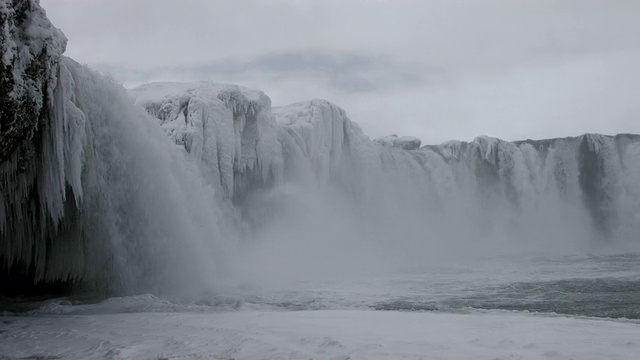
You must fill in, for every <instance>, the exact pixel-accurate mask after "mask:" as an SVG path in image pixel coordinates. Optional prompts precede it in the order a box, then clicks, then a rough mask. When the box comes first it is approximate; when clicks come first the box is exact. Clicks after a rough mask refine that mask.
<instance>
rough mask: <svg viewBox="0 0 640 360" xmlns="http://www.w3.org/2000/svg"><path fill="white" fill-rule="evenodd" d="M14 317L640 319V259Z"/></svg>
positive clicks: (501, 266)
mask: <svg viewBox="0 0 640 360" xmlns="http://www.w3.org/2000/svg"><path fill="white" fill-rule="evenodd" d="M4 305H5V308H4V310H5V311H6V310H9V311H11V312H13V313H36V314H41V313H55V314H86V313H117V312H148V311H153V312H156V311H170V312H190V311H239V310H244V309H276V310H277V309H280V310H290V311H299V310H320V309H354V308H357V309H374V310H380V311H439V312H473V311H477V310H479V309H481V310H512V311H528V312H535V313H543V314H560V315H568V316H589V317H603V318H626V319H640V254H638V253H632V254H618V255H597V256H595V255H589V256H557V257H538V258H532V257H504V258H498V259H486V260H483V261H475V262H472V263H470V262H462V263H447V264H444V265H443V264H440V265H437V266H436V265H432V266H428V267H422V266H421V267H417V268H412V269H405V271H402V272H400V273H396V274H394V275H393V276H388V275H387V276H380V275H376V276H374V275H370V276H361V277H351V278H346V277H345V278H340V279H330V280H324V281H320V280H317V279H315V280H313V281H311V280H308V281H298V282H286V283H282V284H280V285H279V286H274V285H273V284H269V285H266V286H260V285H255V284H253V285H251V284H242V285H241V286H239V287H236V288H229V289H226V290H225V291H222V292H216V293H213V292H208V293H205V294H202V295H201V296H199V297H198V298H197V299H186V300H185V299H182V300H176V299H162V298H158V297H156V296H153V295H149V294H146V295H139V296H130V297H124V298H110V299H106V300H104V301H84V300H82V299H80V300H79V299H72V298H58V299H49V300H47V301H37V302H28V303H22V304H15V303H14V304H12V306H11V307H12V308H11V309H7V308H6V305H7V304H6V303H5V304H4Z"/></svg>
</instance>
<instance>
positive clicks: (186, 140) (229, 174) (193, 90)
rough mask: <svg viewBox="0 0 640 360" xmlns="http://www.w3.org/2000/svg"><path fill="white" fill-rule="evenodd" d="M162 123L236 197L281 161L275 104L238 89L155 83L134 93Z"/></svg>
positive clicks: (259, 94)
mask: <svg viewBox="0 0 640 360" xmlns="http://www.w3.org/2000/svg"><path fill="white" fill-rule="evenodd" d="M130 94H131V95H132V96H133V97H134V98H135V99H136V103H138V104H139V105H142V106H143V107H144V108H145V109H146V110H147V112H149V113H150V114H151V115H153V116H154V117H156V118H157V119H159V120H160V123H161V126H162V128H163V130H164V131H165V132H166V133H167V134H168V135H169V136H170V137H171V138H172V139H173V140H174V142H176V144H179V145H181V146H183V147H184V149H185V150H186V151H187V152H188V153H189V154H190V155H191V156H192V157H194V158H195V159H197V160H199V161H202V162H203V163H204V165H205V167H206V169H208V170H209V171H210V172H211V181H212V183H214V184H215V185H219V186H221V187H222V189H223V190H224V192H225V193H226V194H227V195H228V196H233V192H234V189H235V187H236V186H238V184H239V183H241V182H242V179H243V177H246V176H248V177H252V176H255V177H257V178H259V179H260V180H262V181H266V180H267V179H268V178H269V177H271V176H273V175H274V174H275V173H277V172H278V170H277V169H278V168H279V167H281V165H282V164H281V163H279V162H278V160H279V157H278V154H279V153H280V149H279V144H278V142H277V141H276V136H277V135H276V129H275V123H274V121H273V117H272V116H271V113H270V107H271V100H270V99H269V98H268V97H267V96H266V95H265V94H264V93H263V92H261V91H257V90H251V89H247V88H243V87H239V86H236V85H219V84H214V83H211V82H202V83H194V84H188V83H153V84H147V85H142V86H140V87H138V88H136V89H133V90H131V91H130Z"/></svg>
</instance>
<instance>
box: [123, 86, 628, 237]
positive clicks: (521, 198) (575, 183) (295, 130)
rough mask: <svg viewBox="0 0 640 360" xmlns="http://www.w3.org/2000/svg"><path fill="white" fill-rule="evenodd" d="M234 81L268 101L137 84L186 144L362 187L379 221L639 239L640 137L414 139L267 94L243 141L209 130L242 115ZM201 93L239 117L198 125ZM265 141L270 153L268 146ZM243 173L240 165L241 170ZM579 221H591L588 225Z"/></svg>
mask: <svg viewBox="0 0 640 360" xmlns="http://www.w3.org/2000/svg"><path fill="white" fill-rule="evenodd" d="M154 87H164V89H165V92H163V93H158V94H157V95H156V96H155V97H152V96H148V94H149V93H150V91H149V89H152V88H154ZM169 88H170V89H172V90H171V91H169V90H168V89H169ZM205 88H206V89H207V90H206V91H205V90H204V89H205ZM228 89H233V90H234V91H240V92H241V93H242V94H245V95H244V96H241V95H238V96H237V97H238V98H246V99H251V98H256V97H258V96H257V95H254V94H259V98H260V99H264V95H263V94H262V93H260V92H256V91H253V90H248V89H241V88H238V87H233V86H223V85H215V84H212V83H197V84H180V83H177V84H149V85H144V86H143V87H142V88H139V89H135V90H133V91H132V94H133V96H134V97H137V98H138V102H139V103H142V104H144V106H145V108H146V109H147V111H149V112H150V113H151V114H153V115H155V116H156V117H158V118H159V119H160V120H161V121H162V122H163V124H164V125H163V127H165V131H166V132H167V133H169V134H171V136H172V137H173V139H174V140H175V141H176V142H177V143H178V144H183V143H192V142H196V141H197V142H204V143H207V142H208V141H213V142H214V143H216V144H219V143H220V142H221V141H226V142H228V143H229V145H227V146H226V147H227V148H229V149H235V150H234V151H233V153H234V154H236V155H235V157H233V159H235V161H236V163H239V164H244V165H243V166H245V167H248V168H254V167H258V168H259V167H262V168H265V164H266V165H267V167H268V168H269V169H270V170H269V172H268V173H269V174H270V177H269V179H275V181H276V183H277V182H297V183H302V184H305V185H307V186H308V185H309V184H314V185H313V186H317V185H320V186H329V185H331V186H334V187H338V188H340V191H343V192H344V193H345V196H347V197H352V200H353V202H354V204H360V205H361V206H364V207H365V208H369V209H370V208H374V209H380V213H379V214H378V215H377V216H378V217H379V219H378V220H375V221H374V220H373V219H369V220H371V221H372V222H374V223H380V222H382V223H384V222H389V221H390V220H389V219H392V220H391V221H396V220H397V216H393V215H392V214H398V212H400V213H401V214H403V216H402V218H403V219H405V221H406V219H409V218H413V219H414V220H415V221H416V222H421V223H427V224H430V226H429V227H425V228H422V227H420V231H431V232H433V233H438V234H441V235H448V236H451V237H467V236H472V235H474V234H476V235H477V234H478V233H481V234H483V235H485V236H487V237H492V236H493V237H496V236H502V237H512V238H522V237H523V236H524V237H532V238H544V237H546V238H557V237H560V236H561V235H560V234H562V233H563V232H566V234H565V235H569V234H571V236H572V237H576V236H577V235H579V237H582V238H584V239H585V241H588V240H593V241H597V240H598V239H602V238H605V239H607V240H609V241H613V240H614V239H619V240H620V241H624V240H629V239H632V238H633V234H634V232H635V231H638V230H639V229H638V218H639V217H640V197H639V194H640V174H639V171H638V165H637V164H638V163H639V161H640V157H639V154H640V136H637V135H628V134H621V135H617V136H605V135H595V134H587V135H583V136H579V137H574V138H563V139H550V140H540V141H533V140H527V141H517V142H506V141H502V140H499V139H495V138H490V137H478V138H476V139H475V140H473V141H472V142H469V143H467V142H457V141H451V142H448V143H444V144H441V145H437V146H431V145H427V146H423V147H421V148H420V140H419V139H416V138H412V137H397V136H395V135H392V136H388V137H384V138H380V139H376V140H374V141H370V140H369V138H368V137H366V136H365V135H364V134H363V133H362V131H361V130H360V128H359V127H358V126H357V124H355V123H353V122H352V121H350V120H349V118H348V117H347V116H346V114H345V112H344V110H342V109H340V108H339V107H338V106H336V105H334V104H331V103H329V102H327V101H324V100H312V101H308V102H302V103H297V104H292V105H289V106H285V107H276V108H273V109H270V108H269V103H270V102H269V101H268V100H261V101H260V103H259V104H260V105H261V106H260V107H258V109H259V114H260V117H258V118H257V119H258V121H257V123H258V125H257V126H256V128H257V129H258V131H256V132H255V133H252V134H251V136H252V137H253V138H254V139H260V140H259V142H258V141H257V140H251V141H244V142H242V140H244V139H245V138H246V134H240V133H239V132H237V131H236V132H235V135H234V136H227V137H226V138H221V137H219V136H217V135H215V134H213V133H205V132H204V130H203V129H207V128H209V127H216V126H219V125H218V124H221V123H225V122H230V121H231V116H230V115H229V114H230V113H231V111H232V110H233V109H234V107H233V105H224V103H223V102H221V101H219V100H218V98H221V97H224V96H225V95H224V94H225V93H226V92H228V91H229V90H228ZM141 93H142V94H145V95H144V96H142V95H140V94H141ZM167 93H169V95H167ZM194 93H197V94H198V95H199V96H202V94H208V95H209V100H203V99H198V102H200V103H204V102H207V101H209V102H210V103H212V104H219V105H215V106H220V107H223V108H225V109H226V110H220V111H218V112H217V113H218V114H222V113H224V112H225V111H226V112H227V115H225V116H222V115H219V117H218V118H215V117H209V118H207V119H206V120H204V121H203V124H200V123H198V125H197V126H195V127H194V126H193V125H192V124H193V121H192V120H188V121H185V119H201V118H202V116H201V112H202V111H201V110H200V109H199V108H195V109H193V110H192V108H191V107H187V106H183V105H180V104H183V103H184V102H183V101H182V100H180V99H184V98H189V97H191V98H192V99H193V96H194V95H193V94H194ZM245 101H246V102H247V103H250V102H249V100H245ZM211 107H212V108H214V106H211ZM246 107H247V105H243V106H242V107H241V108H246ZM156 109H163V110H162V111H158V110H156ZM209 113H210V114H214V113H216V112H214V111H209ZM166 114H170V115H166ZM272 114H273V115H272ZM245 116H246V115H245ZM234 121H236V122H238V124H237V125H236V127H242V126H244V122H243V121H244V120H234ZM261 122H262V124H261ZM227 126H229V129H230V128H231V125H230V124H229V125H227ZM178 128H179V129H180V130H179V132H177V131H176V130H175V129H178ZM176 133H178V134H179V135H177V136H176V135H175V134H176ZM225 134H232V132H231V131H227V132H225ZM274 134H277V135H274ZM209 138H213V140H209ZM196 139H197V140H196ZM225 139H226V140H225ZM238 143H241V145H240V147H239V149H238V147H237V144H238ZM258 143H259V144H260V148H259V147H258V146H257V145H256V144H258ZM234 144H236V147H235V148H234ZM245 144H248V145H249V147H248V149H247V148H245V147H244V145H245ZM218 146H220V145H218ZM224 147H225V146H223V148H224ZM261 149H267V151H268V153H267V154H264V153H262V154H261V151H262V150H261ZM191 152H192V153H194V152H195V156H196V157H198V158H199V159H202V160H203V161H204V163H205V164H206V165H208V166H212V167H213V168H214V169H212V171H213V172H214V173H215V172H217V171H220V172H222V168H225V167H226V168H229V167H230V165H229V164H222V165H220V162H219V157H216V155H215V154H216V152H209V153H203V152H201V151H199V150H197V151H193V150H192V151H191ZM237 154H241V156H239V158H240V160H238V155H237ZM255 154H257V155H255ZM207 157H212V158H210V159H207ZM258 159H259V161H258ZM216 163H217V164H218V165H216ZM247 164H249V165H247ZM216 166H218V169H216ZM242 171H243V170H242V167H237V166H236V167H235V171H234V173H235V176H238V175H239V174H241V173H242ZM228 176H230V177H231V176H234V175H228ZM262 179H263V180H264V179H266V177H264V176H263V177H262ZM230 182H231V181H230V180H229V181H226V183H230ZM272 185H273V184H272ZM384 208H386V209H387V210H383V209H384ZM390 209H394V210H390ZM374 213H375V211H374ZM367 215H373V214H372V213H371V212H370V213H369V214H367ZM451 219H455V221H461V222H464V223H465V224H469V223H471V224H473V226H470V227H467V226H465V227H463V228H471V229H473V230H472V231H470V232H469V233H465V234H462V233H458V232H457V231H454V230H452V229H451V228H453V227H455V224H454V223H452V220H451ZM388 225H389V228H390V229H394V228H396V227H397V226H395V225H394V224H388ZM576 226H578V227H580V228H582V229H583V231H582V232H580V233H579V234H577V232H576V230H575V228H576ZM447 228H448V229H447ZM420 231H418V233H419V232H420ZM418 233H416V234H414V235H415V236H419V235H418ZM453 234H455V235H453ZM531 241H533V240H531Z"/></svg>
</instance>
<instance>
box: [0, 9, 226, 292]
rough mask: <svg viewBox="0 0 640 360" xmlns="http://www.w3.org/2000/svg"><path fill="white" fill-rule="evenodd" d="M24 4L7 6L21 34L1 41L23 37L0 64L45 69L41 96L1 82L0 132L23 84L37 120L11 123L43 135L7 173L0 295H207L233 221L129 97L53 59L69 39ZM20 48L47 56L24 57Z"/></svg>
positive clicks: (1, 203) (12, 160) (22, 116)
mask: <svg viewBox="0 0 640 360" xmlns="http://www.w3.org/2000/svg"><path fill="white" fill-rule="evenodd" d="M20 4H23V5H25V4H26V5H25V6H23V7H18V6H16V7H15V8H12V7H11V5H10V4H9V3H8V2H2V4H1V5H2V6H1V7H0V8H1V9H2V14H3V16H4V19H6V22H3V24H7V26H13V27H14V28H12V29H9V31H7V32H5V33H4V35H5V36H16V38H13V39H12V38H9V39H7V38H6V37H5V38H3V40H4V41H3V46H6V48H4V50H5V51H4V53H5V57H4V58H3V59H5V61H8V62H9V66H10V67H11V66H13V68H14V69H18V68H19V66H18V65H17V64H18V63H21V62H25V61H26V62H27V63H28V62H29V61H31V62H32V63H31V65H29V66H31V67H34V66H42V64H46V67H45V68H46V69H49V70H50V71H49V73H48V74H44V75H43V76H42V78H43V79H44V80H43V82H44V83H45V84H48V85H47V86H46V87H45V88H44V89H43V90H42V91H41V92H37V91H36V90H37V88H36V89H34V87H33V86H31V87H30V86H29V83H27V82H25V81H23V80H22V79H20V78H18V77H17V76H14V77H13V79H11V78H8V79H7V78H5V79H4V80H8V82H9V83H10V85H13V87H14V90H13V92H11V93H5V94H3V95H2V97H3V100H5V101H6V100H7V99H8V100H9V101H6V102H5V103H3V105H4V106H5V108H4V109H3V119H2V121H3V122H2V124H3V126H4V125H5V124H7V122H6V120H7V117H5V116H6V115H7V114H10V113H8V111H7V110H11V109H12V107H11V106H12V105H13V104H12V103H11V102H10V101H11V99H13V98H15V97H16V96H19V95H20V93H19V91H18V90H19V89H20V87H21V86H23V87H26V95H25V97H26V98H27V99H29V98H33V97H36V98H38V96H39V98H40V99H41V100H40V104H41V106H40V107H41V109H42V110H41V111H37V109H33V108H31V109H27V111H23V112H21V113H17V114H16V115H15V116H16V117H15V118H16V119H17V120H16V122H18V123H19V122H20V121H23V122H27V121H33V122H35V123H36V125H35V126H34V130H33V133H32V135H31V137H25V138H23V139H21V140H22V141H23V143H22V144H21V145H19V147H18V150H16V151H14V152H13V153H11V154H9V155H8V160H5V161H4V162H3V164H2V179H1V180H2V191H1V192H0V225H2V226H0V235H1V239H2V250H1V252H0V258H1V260H2V268H3V271H2V275H3V276H2V278H1V279H0V280H2V281H3V285H4V286H3V291H7V292H11V291H12V289H14V290H16V291H18V290H21V289H24V288H25V287H26V288H28V286H29V284H34V283H38V282H55V281H59V282H66V283H74V284H76V285H78V287H79V288H80V289H83V290H86V289H94V290H98V291H102V290H107V291H109V292H116V293H134V292H135V293H139V292H154V293H166V292H175V291H178V290H180V291H183V292H184V291H187V290H189V289H193V288H197V289H199V290H200V289H202V288H205V287H206V286H207V285H206V284H210V281H211V274H213V273H214V270H213V269H214V266H217V264H216V258H217V257H218V254H220V253H221V252H222V251H223V250H222V249H224V248H225V245H224V243H223V240H224V239H225V238H229V237H230V235H229V234H230V233H225V231H230V232H233V231H234V228H233V225H232V224H233V221H235V220H234V218H233V214H231V213H229V212H226V213H225V212H224V211H223V210H221V209H220V208H219V207H218V205H217V204H218V198H219V196H218V195H216V193H215V190H214V189H213V187H212V186H210V185H206V184H205V183H204V181H203V180H202V179H203V177H202V176H201V174H200V172H199V170H198V169H197V168H196V167H195V166H194V165H193V164H192V163H190V162H189V161H187V160H186V157H185V156H184V152H181V151H179V150H178V149H177V148H176V147H175V145H174V144H173V143H172V142H171V141H170V139H169V138H167V137H166V136H165V135H164V134H163V133H162V131H161V130H160V128H159V127H158V126H157V125H156V124H155V122H154V120H153V119H152V118H151V117H150V116H148V115H147V114H146V113H145V112H144V110H142V109H140V108H139V107H137V106H135V105H134V104H133V103H132V101H131V100H130V99H129V98H128V96H127V94H126V92H125V91H124V89H122V87H120V86H119V85H116V84H115V83H113V82H112V81H110V80H108V79H105V78H104V77H103V76H101V75H99V74H97V73H95V72H93V71H91V70H89V69H87V68H86V67H83V66H81V65H79V64H77V63H75V62H74V61H73V60H70V59H68V58H64V57H60V53H61V51H62V50H63V48H64V45H61V46H58V47H57V48H55V49H54V50H58V53H55V52H54V51H52V50H50V48H51V47H50V46H49V45H48V43H49V42H52V43H54V44H64V42H65V41H66V40H65V39H64V38H60V36H62V35H61V34H60V33H59V32H58V31H57V30H55V28H53V27H52V26H51V24H50V23H49V22H48V20H47V19H46V18H45V17H44V13H43V11H42V9H40V8H39V6H38V4H37V2H33V1H31V2H22V3H20ZM25 18H26V19H27V20H26V21H24V20H23V21H22V22H20V19H25ZM36 30H38V31H36ZM21 34H22V35H21ZM42 34H45V36H43V35H42ZM20 36H23V37H20ZM29 36H31V38H29ZM38 36H40V37H44V39H41V38H37V37H38ZM24 37H27V38H24ZM10 40H15V41H13V42H12V41H10ZM12 46H13V48H14V50H16V48H17V50H16V51H14V53H13V54H14V55H13V57H12V56H11V55H6V54H9V52H10V50H12ZM20 46H24V47H26V46H30V47H31V48H33V49H35V54H37V53H38V52H40V51H41V53H45V54H48V56H47V57H44V59H45V60H42V59H41V58H38V57H35V58H29V57H28V56H25V52H24V51H22V50H23V49H21V48H20ZM38 46H40V47H41V48H38ZM47 49H49V50H47ZM47 52H48V53H47ZM26 54H29V52H27V53H26ZM20 56H22V57H23V58H20ZM24 57H26V59H24ZM7 59H8V60H7ZM46 59H50V60H46ZM11 61H13V62H11ZM5 66H7V63H6V62H5ZM26 74H30V72H28V71H27V72H26ZM3 75H4V73H3ZM37 80H38V79H37ZM34 82H35V83H36V84H37V83H38V82H37V81H34ZM25 84H26V85H25ZM19 100H20V99H18V101H16V103H17V104H20V101H19ZM14 108H15V106H14ZM29 110H30V111H32V112H31V113H29V112H28V111H29ZM38 113H40V115H38ZM34 117H35V119H34ZM3 135H5V132H4V131H3ZM5 139H6V138H4V137H3V140H5ZM21 164H22V165H21ZM225 222H226V224H225ZM221 258H223V257H221ZM16 279H17V280H16Z"/></svg>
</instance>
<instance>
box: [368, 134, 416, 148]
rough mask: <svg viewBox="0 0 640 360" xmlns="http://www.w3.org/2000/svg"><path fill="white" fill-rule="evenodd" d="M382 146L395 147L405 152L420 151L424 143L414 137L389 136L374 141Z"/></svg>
mask: <svg viewBox="0 0 640 360" xmlns="http://www.w3.org/2000/svg"><path fill="white" fill-rule="evenodd" d="M373 141H374V142H376V143H378V144H380V145H382V146H393V147H397V148H400V149H403V150H418V149H419V148H420V144H421V143H422V142H421V141H420V139H418V138H416V137H413V136H402V137H398V135H395V134H394V135H389V136H383V137H381V138H377V139H375V140H373Z"/></svg>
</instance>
